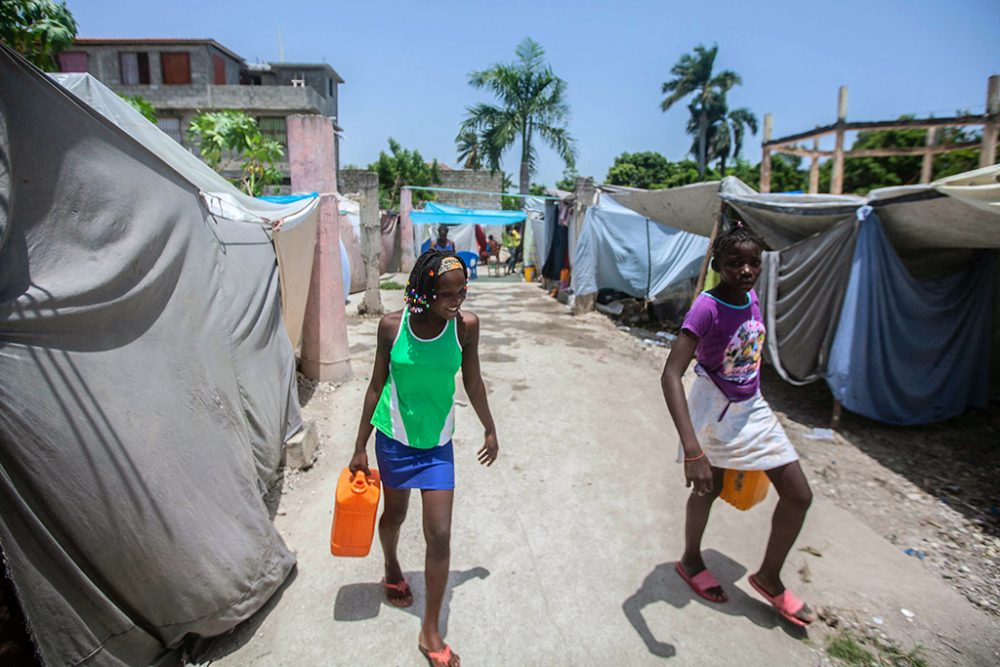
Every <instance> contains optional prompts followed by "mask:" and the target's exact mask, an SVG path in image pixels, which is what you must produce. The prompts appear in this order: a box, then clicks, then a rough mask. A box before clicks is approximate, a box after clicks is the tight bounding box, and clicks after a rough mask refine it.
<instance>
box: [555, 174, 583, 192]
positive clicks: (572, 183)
mask: <svg viewBox="0 0 1000 667" xmlns="http://www.w3.org/2000/svg"><path fill="white" fill-rule="evenodd" d="M579 176H580V174H578V173H576V169H566V170H564V171H563V177H562V178H561V179H559V180H558V181H556V189H558V190H565V191H567V192H572V191H573V190H575V189H576V179H577V178H578V177H579Z"/></svg>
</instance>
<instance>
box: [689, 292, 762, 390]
mask: <svg viewBox="0 0 1000 667" xmlns="http://www.w3.org/2000/svg"><path fill="white" fill-rule="evenodd" d="M681 329H687V330H688V331H690V332H691V333H693V334H694V335H695V336H697V337H698V348H697V350H696V351H695V358H696V359H697V360H698V366H699V367H700V368H701V370H702V371H703V372H704V373H705V374H707V375H708V377H710V378H711V379H712V381H713V382H715V385H716V386H717V387H718V388H719V389H720V390H721V391H722V393H723V394H725V395H726V398H728V399H729V400H730V401H745V400H747V399H748V398H752V397H753V396H754V394H756V393H757V390H758V389H759V388H760V358H761V354H762V353H763V352H764V318H763V317H761V315H760V302H759V301H758V300H757V293H756V292H754V291H753V290H750V294H748V295H747V302H746V303H745V304H743V305H742V306H734V305H732V304H729V303H726V302H724V301H720V300H719V299H717V298H715V297H714V296H712V295H711V294H709V293H708V292H702V293H701V294H699V295H698V298H697V299H695V300H694V304H693V305H692V306H691V310H689V311H688V314H687V317H685V318H684V324H683V325H682V326H681Z"/></svg>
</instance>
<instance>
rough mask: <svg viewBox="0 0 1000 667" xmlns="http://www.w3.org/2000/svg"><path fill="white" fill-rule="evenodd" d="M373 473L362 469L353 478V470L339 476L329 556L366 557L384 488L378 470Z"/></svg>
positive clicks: (345, 471) (346, 470)
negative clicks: (369, 473) (367, 473)
mask: <svg viewBox="0 0 1000 667" xmlns="http://www.w3.org/2000/svg"><path fill="white" fill-rule="evenodd" d="M371 472H372V474H371V476H370V477H365V473H364V472H362V471H361V470H359V471H357V472H356V473H355V474H354V476H353V477H352V476H351V470H350V468H344V470H343V472H341V473H340V479H339V480H337V500H336V504H335V505H334V506H333V528H331V530H330V553H332V554H333V555H334V556H355V557H359V556H367V555H368V552H369V551H370V550H371V548H372V537H374V535H375V516H376V515H377V514H378V499H379V494H380V493H381V486H380V480H379V475H378V470H376V469H374V468H373V469H372V471H371Z"/></svg>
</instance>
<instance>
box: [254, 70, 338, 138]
mask: <svg viewBox="0 0 1000 667" xmlns="http://www.w3.org/2000/svg"><path fill="white" fill-rule="evenodd" d="M270 65H271V70H272V71H273V72H274V77H275V83H276V85H278V86H282V87H289V86H291V85H292V79H297V78H299V77H300V76H301V77H302V78H303V79H304V80H305V82H306V88H307V89H308V90H311V91H314V92H315V93H317V100H318V111H317V113H321V114H323V115H324V116H333V117H335V118H336V117H337V80H336V79H334V77H333V74H332V73H331V72H330V71H329V70H328V69H327V68H325V67H316V66H314V65H309V64H303V65H296V64H294V63H270ZM331 80H332V81H333V95H330V81H331ZM339 120H340V119H339V118H338V119H337V121H338V123H337V124H338V125H339V124H340V123H339Z"/></svg>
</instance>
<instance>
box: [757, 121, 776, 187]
mask: <svg viewBox="0 0 1000 667" xmlns="http://www.w3.org/2000/svg"><path fill="white" fill-rule="evenodd" d="M772 121H773V118H772V117H771V114H770V112H768V113H766V114H764V144H765V145H764V146H763V147H762V150H763V154H762V155H761V157H760V191H761V192H770V191H771V149H770V148H769V147H768V146H767V145H766V144H767V142H769V141H770V140H771V125H772Z"/></svg>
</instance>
